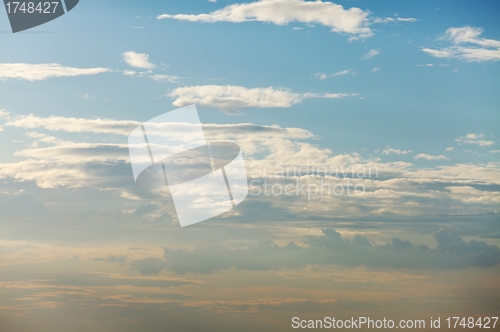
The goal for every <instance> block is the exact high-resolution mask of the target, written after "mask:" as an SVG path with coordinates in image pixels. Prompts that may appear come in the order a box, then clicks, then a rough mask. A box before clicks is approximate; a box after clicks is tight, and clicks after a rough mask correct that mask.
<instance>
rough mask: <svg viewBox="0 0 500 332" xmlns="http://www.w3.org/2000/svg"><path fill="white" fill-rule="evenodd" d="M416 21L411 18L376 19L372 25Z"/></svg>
mask: <svg viewBox="0 0 500 332" xmlns="http://www.w3.org/2000/svg"><path fill="white" fill-rule="evenodd" d="M416 21H418V20H417V19H416V18H413V17H407V18H405V17H384V18H381V17H377V18H375V19H374V20H373V23H393V22H416Z"/></svg>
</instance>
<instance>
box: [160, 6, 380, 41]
mask: <svg viewBox="0 0 500 332" xmlns="http://www.w3.org/2000/svg"><path fill="white" fill-rule="evenodd" d="M368 16H369V12H368V11H363V10H361V9H360V8H356V7H353V8H349V9H344V7H342V6H341V5H338V4H335V3H331V2H323V1H304V0H260V1H255V2H250V3H242V4H233V5H229V6H227V7H225V8H222V9H219V10H216V11H214V12H211V13H208V14H199V15H186V14H177V15H172V14H163V15H159V16H158V17H157V18H158V19H159V20H161V19H175V20H182V21H191V22H203V23H215V22H232V23H241V22H249V21H259V22H267V23H273V24H276V25H285V24H288V23H291V22H300V23H306V24H321V25H323V26H327V27H329V28H331V30H332V32H343V33H349V34H352V35H356V36H359V37H361V38H364V37H369V36H371V35H372V34H373V33H372V30H371V29H370V28H369V27H368V25H369V23H370V22H369V19H368Z"/></svg>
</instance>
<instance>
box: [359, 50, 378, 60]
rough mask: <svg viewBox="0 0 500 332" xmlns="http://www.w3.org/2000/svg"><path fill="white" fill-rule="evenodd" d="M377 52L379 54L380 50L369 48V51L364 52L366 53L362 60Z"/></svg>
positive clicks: (371, 56)
mask: <svg viewBox="0 0 500 332" xmlns="http://www.w3.org/2000/svg"><path fill="white" fill-rule="evenodd" d="M379 54H380V50H370V52H368V53H366V54H365V55H364V56H363V60H367V59H371V58H373V57H374V56H375V55H379Z"/></svg>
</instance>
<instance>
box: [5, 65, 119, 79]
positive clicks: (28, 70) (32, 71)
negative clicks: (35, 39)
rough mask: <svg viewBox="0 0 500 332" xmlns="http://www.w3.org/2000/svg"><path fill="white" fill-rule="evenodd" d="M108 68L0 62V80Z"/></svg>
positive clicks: (69, 74) (72, 74)
mask: <svg viewBox="0 0 500 332" xmlns="http://www.w3.org/2000/svg"><path fill="white" fill-rule="evenodd" d="M110 71H111V69H108V68H74V67H65V66H62V65H60V64H57V63H42V64H28V63H0V80H2V81H5V80H8V79H19V80H27V81H30V82H34V81H43V80H46V79H48V78H52V77H75V76H84V75H97V74H101V73H105V72H110Z"/></svg>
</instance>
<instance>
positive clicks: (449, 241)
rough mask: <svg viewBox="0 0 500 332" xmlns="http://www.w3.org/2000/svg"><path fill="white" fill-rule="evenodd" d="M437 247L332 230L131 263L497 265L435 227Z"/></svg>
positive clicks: (200, 266)
mask: <svg viewBox="0 0 500 332" xmlns="http://www.w3.org/2000/svg"><path fill="white" fill-rule="evenodd" d="M434 239H435V240H436V242H437V248H435V249H430V248H429V247H428V246H426V245H423V244H417V245H416V244H413V243H411V242H410V241H405V240H401V239H399V238H392V239H391V240H390V242H387V243H384V244H372V243H370V241H369V240H368V239H367V238H366V237H364V236H359V235H356V236H354V238H352V239H347V238H343V237H342V235H341V234H340V233H339V232H337V231H335V230H333V229H328V228H327V229H324V230H323V235H321V236H316V235H310V236H306V237H304V238H303V242H304V243H305V244H306V246H299V245H297V244H295V243H294V242H290V243H288V244H287V245H285V246H282V247H280V246H278V245H275V244H272V243H265V242H261V243H259V244H258V245H256V246H250V247H247V248H234V249H231V248H228V247H223V246H213V245H212V246H210V245H209V246H205V247H198V248H196V249H194V250H193V251H188V250H185V249H170V248H164V258H165V261H164V262H161V261H160V260H158V259H154V258H147V259H144V260H141V261H135V262H133V268H135V269H137V270H139V271H140V272H141V274H156V273H158V272H159V271H160V270H161V269H162V266H165V267H166V268H167V269H169V270H173V271H175V272H176V273H178V274H186V273H212V272H215V271H218V270H223V269H230V268H236V269H244V270H258V271H263V270H279V269H297V268H304V267H306V266H308V265H309V266H310V265H313V266H314V265H321V266H328V265H335V264H337V265H344V266H349V267H357V266H366V267H379V268H380V267H385V268H409V269H438V270H440V269H464V268H467V267H473V266H474V267H482V268H488V267H492V266H495V265H497V264H499V263H500V249H499V248H498V247H497V246H494V245H488V244H487V243H485V242H482V241H475V240H471V241H469V242H466V241H464V240H463V239H462V238H461V237H460V236H458V235H457V234H455V233H453V232H450V231H445V230H440V231H439V232H437V233H435V234H434Z"/></svg>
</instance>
